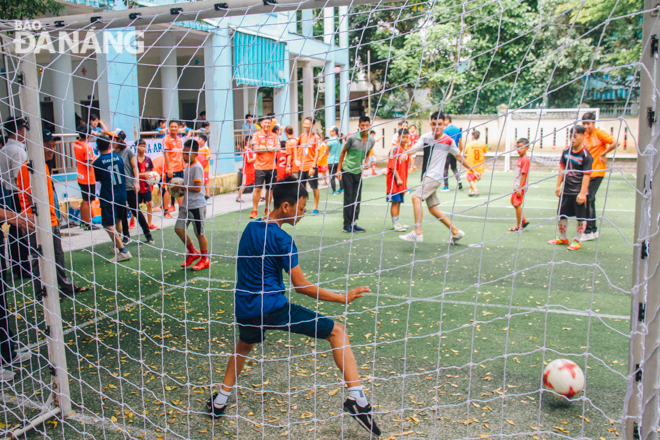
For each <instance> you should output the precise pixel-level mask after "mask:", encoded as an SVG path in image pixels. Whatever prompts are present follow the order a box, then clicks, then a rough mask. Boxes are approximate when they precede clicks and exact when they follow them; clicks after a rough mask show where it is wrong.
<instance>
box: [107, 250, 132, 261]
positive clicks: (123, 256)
mask: <svg viewBox="0 0 660 440" xmlns="http://www.w3.org/2000/svg"><path fill="white" fill-rule="evenodd" d="M131 258H133V255H131V253H130V252H117V256H116V257H114V258H111V259H110V262H111V263H120V262H122V261H126V260H130V259H131Z"/></svg>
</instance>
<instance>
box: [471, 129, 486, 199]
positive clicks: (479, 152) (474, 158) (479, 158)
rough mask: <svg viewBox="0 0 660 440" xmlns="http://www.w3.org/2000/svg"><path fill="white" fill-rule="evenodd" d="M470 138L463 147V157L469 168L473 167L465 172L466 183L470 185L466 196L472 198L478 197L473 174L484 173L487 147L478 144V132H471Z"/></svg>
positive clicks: (475, 179) (475, 178)
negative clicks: (476, 172)
mask: <svg viewBox="0 0 660 440" xmlns="http://www.w3.org/2000/svg"><path fill="white" fill-rule="evenodd" d="M471 136H472V140H471V141H470V143H468V144H467V146H466V147H465V157H466V158H467V161H468V163H469V164H470V166H471V167H473V169H471V170H469V171H468V172H467V181H468V184H469V185H470V191H468V196H469V197H474V196H478V195H479V188H477V176H476V175H475V174H474V172H475V171H478V172H479V173H480V174H483V173H484V171H486V152H487V151H488V147H487V146H486V144H484V143H481V142H479V137H480V136H481V133H479V131H478V130H472V133H471Z"/></svg>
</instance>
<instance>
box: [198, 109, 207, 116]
mask: <svg viewBox="0 0 660 440" xmlns="http://www.w3.org/2000/svg"><path fill="white" fill-rule="evenodd" d="M202 116H206V110H204V111H201V112H199V117H200V118H201V117H202Z"/></svg>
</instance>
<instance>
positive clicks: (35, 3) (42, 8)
mask: <svg viewBox="0 0 660 440" xmlns="http://www.w3.org/2000/svg"><path fill="white" fill-rule="evenodd" d="M63 9H64V5H63V4H61V3H58V2H57V1H55V0H21V1H16V0H0V19H2V20H30V19H33V18H36V17H38V16H39V15H43V14H55V15H60V12H61V11H62V10H63Z"/></svg>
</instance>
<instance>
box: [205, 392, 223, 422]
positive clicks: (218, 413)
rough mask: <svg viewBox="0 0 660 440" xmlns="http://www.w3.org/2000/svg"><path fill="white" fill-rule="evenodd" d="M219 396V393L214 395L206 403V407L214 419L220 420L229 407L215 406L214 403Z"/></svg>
mask: <svg viewBox="0 0 660 440" xmlns="http://www.w3.org/2000/svg"><path fill="white" fill-rule="evenodd" d="M217 395H218V393H213V395H212V396H211V398H210V399H209V400H208V401H207V402H206V407H207V408H208V410H209V415H210V416H211V417H212V418H214V419H219V418H220V417H222V416H223V415H225V410H226V409H227V405H222V406H221V407H219V408H218V407H217V406H215V404H214V403H213V402H214V401H215V398H216V397H217Z"/></svg>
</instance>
